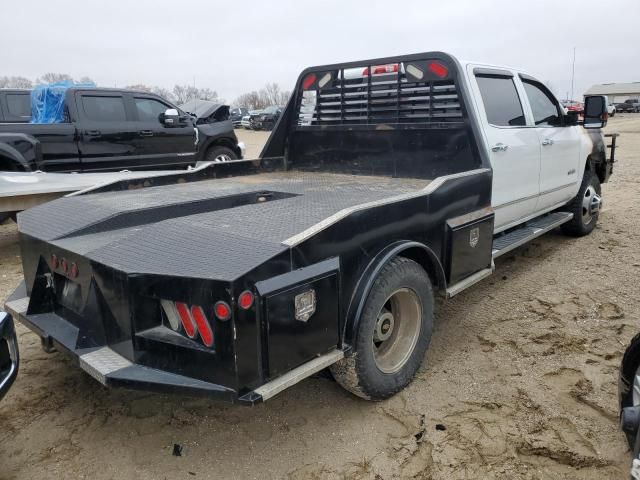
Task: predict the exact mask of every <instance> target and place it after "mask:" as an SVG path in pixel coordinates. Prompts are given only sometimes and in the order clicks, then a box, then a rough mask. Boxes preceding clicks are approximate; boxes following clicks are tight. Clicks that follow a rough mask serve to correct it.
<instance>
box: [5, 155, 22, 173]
mask: <svg viewBox="0 0 640 480" xmlns="http://www.w3.org/2000/svg"><path fill="white" fill-rule="evenodd" d="M23 171H24V168H23V167H22V165H20V163H19V162H16V161H15V160H14V159H12V158H9V157H5V156H3V155H0V172H23Z"/></svg>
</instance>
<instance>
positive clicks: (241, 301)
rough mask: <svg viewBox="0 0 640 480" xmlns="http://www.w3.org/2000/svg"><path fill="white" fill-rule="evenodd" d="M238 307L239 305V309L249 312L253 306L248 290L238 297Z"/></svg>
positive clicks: (251, 294)
mask: <svg viewBox="0 0 640 480" xmlns="http://www.w3.org/2000/svg"><path fill="white" fill-rule="evenodd" d="M238 305H240V308H242V309H243V310H249V309H250V308H251V306H252V305H253V293H251V292H250V291H249V290H245V291H244V292H242V293H241V294H240V296H239V297H238Z"/></svg>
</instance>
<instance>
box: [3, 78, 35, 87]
mask: <svg viewBox="0 0 640 480" xmlns="http://www.w3.org/2000/svg"><path fill="white" fill-rule="evenodd" d="M0 88H33V83H32V82H31V80H29V79H28V78H25V77H0Z"/></svg>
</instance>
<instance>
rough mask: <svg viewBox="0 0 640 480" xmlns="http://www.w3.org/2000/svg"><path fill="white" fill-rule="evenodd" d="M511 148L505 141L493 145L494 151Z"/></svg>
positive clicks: (503, 150) (492, 149)
mask: <svg viewBox="0 0 640 480" xmlns="http://www.w3.org/2000/svg"><path fill="white" fill-rule="evenodd" d="M508 148H509V145H505V144H504V143H496V144H495V145H494V146H493V147H491V151H492V152H506V151H507V149H508Z"/></svg>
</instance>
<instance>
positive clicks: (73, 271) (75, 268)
mask: <svg viewBox="0 0 640 480" xmlns="http://www.w3.org/2000/svg"><path fill="white" fill-rule="evenodd" d="M69 274H70V275H71V276H72V277H73V278H76V277H77V276H78V275H79V274H80V270H78V265H76V264H75V262H73V263H72V264H71V270H70V271H69Z"/></svg>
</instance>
